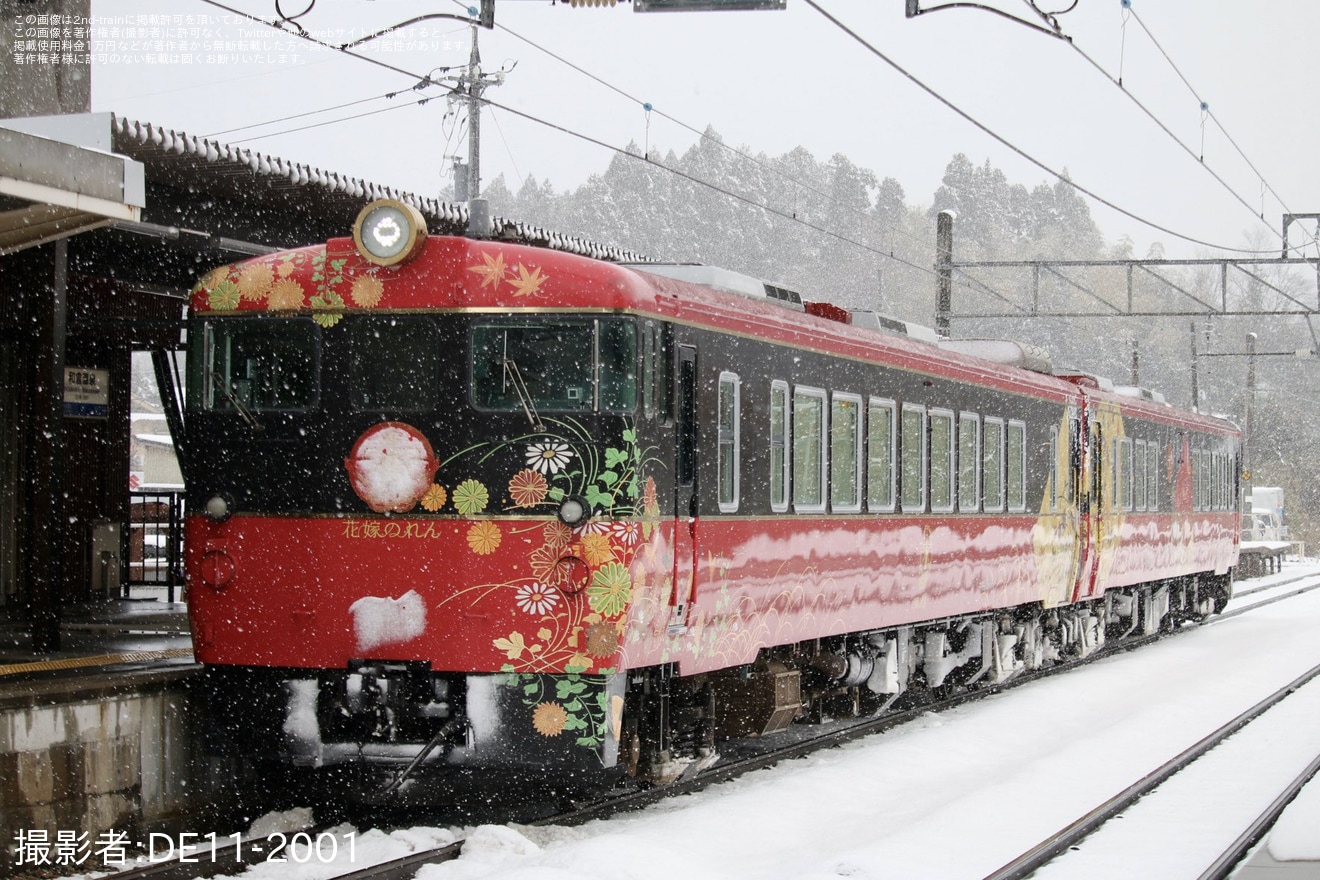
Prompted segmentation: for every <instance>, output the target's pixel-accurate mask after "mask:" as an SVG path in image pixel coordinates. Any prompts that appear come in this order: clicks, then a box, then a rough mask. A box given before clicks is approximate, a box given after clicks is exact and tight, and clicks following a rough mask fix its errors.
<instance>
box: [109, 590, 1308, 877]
mask: <svg viewBox="0 0 1320 880" xmlns="http://www.w3.org/2000/svg"><path fill="white" fill-rule="evenodd" d="M1302 581H1311V583H1308V584H1303V585H1302V586H1298V587H1295V588H1293V589H1290V590H1287V591H1286V592H1285V593H1282V594H1279V595H1271V596H1269V597H1267V598H1264V599H1261V600H1260V601H1257V602H1252V603H1250V604H1247V605H1243V606H1241V607H1239V608H1235V609H1233V610H1232V611H1228V612H1226V613H1224V614H1221V615H1218V616H1217V617H1215V618H1214V619H1213V620H1211V621H1210V622H1209V623H1211V624H1213V623H1215V622H1218V621H1221V620H1224V619H1228V618H1231V617H1235V616H1238V615H1241V614H1245V613H1246V612H1248V611H1252V610H1255V609H1257V608H1261V607H1264V606H1266V605H1270V604H1273V603H1275V602H1278V601H1282V600H1283V599H1287V598H1292V597H1294V596H1298V595H1302V594H1304V593H1308V592H1311V591H1313V590H1316V589H1320V578H1317V577H1316V576H1314V575H1312V576H1302V577H1299V578H1295V579H1293V580H1292V581H1285V582H1283V583H1273V584H1269V585H1264V586H1260V587H1253V588H1250V589H1248V590H1245V591H1241V592H1240V593H1238V598H1242V597H1245V596H1249V595H1253V594H1257V593H1261V592H1266V591H1274V590H1277V589H1279V588H1281V587H1289V586H1291V585H1292V584H1293V583H1301V582H1302ZM1191 629H1193V628H1189V629H1187V630H1182V631H1181V632H1185V631H1191ZM1174 634H1177V633H1174ZM1166 635H1167V634H1166ZM1161 637H1162V636H1160V635H1156V636H1145V637H1136V638H1130V639H1127V640H1124V641H1123V642H1121V643H1113V644H1112V645H1110V646H1107V647H1106V649H1105V650H1102V651H1100V652H1097V653H1096V654H1094V655H1092V656H1091V657H1088V658H1085V659H1083V660H1074V661H1071V662H1069V663H1065V664H1061V665H1059V666H1055V667H1052V668H1050V669H1046V670H1042V671H1040V672H1038V673H1034V674H1030V675H1026V676H1020V677H1018V678H1015V679H1013V680H1011V681H1008V682H1005V683H1003V684H1000V685H995V686H993V687H987V688H984V689H980V690H975V691H970V692H966V693H960V694H957V695H955V696H951V697H948V698H946V699H942V700H931V701H926V702H922V703H921V704H920V705H915V706H912V707H910V708H906V709H902V710H898V711H891V712H888V713H886V714H884V715H881V716H876V717H871V718H867V719H862V720H860V721H859V720H849V721H836V722H828V723H826V724H822V725H813V726H811V727H803V728H802V729H801V730H794V731H792V734H793V736H794V738H793V741H792V742H788V743H785V742H784V741H783V737H782V735H781V737H779V738H777V739H776V740H771V742H772V743H773V747H770V746H767V745H765V744H764V743H763V742H762V741H755V740H754V741H750V742H746V743H740V744H737V745H736V747H734V748H732V749H729V750H727V752H726V756H725V757H724V758H723V759H722V760H721V761H720V762H719V763H717V764H716V765H715V766H713V767H711V768H710V769H708V770H706V771H704V772H703V773H702V774H701V775H699V776H697V777H695V778H693V779H691V780H679V781H678V782H676V783H673V784H671V785H668V786H664V787H662V788H652V789H635V790H627V791H623V792H616V793H611V794H609V795H606V796H604V797H601V798H598V799H596V800H593V801H591V802H590V803H586V804H583V805H580V806H577V807H575V808H573V809H570V810H567V811H564V812H561V813H558V814H556V815H554V816H550V817H547V818H543V819H539V820H536V821H535V822H532V823H530V824H532V825H559V826H570V825H577V824H582V823H584V822H587V821H590V820H593V819H602V818H608V817H609V816H611V815H615V814H618V813H622V812H627V811H631V810H638V809H642V808H644V807H646V806H648V805H650V804H653V803H657V802H659V801H661V800H664V799H666V798H669V797H673V796H676V795H681V794H688V793H691V792H694V791H699V790H701V789H704V788H706V787H708V786H711V785H714V784H717V783H720V782H724V781H727V780H729V779H733V778H736V777H738V776H741V775H743V774H745V773H749V772H751V771H753V770H757V769H762V768H765V767H769V766H772V765H774V764H778V763H780V762H783V761H786V760H789V759H792V758H796V757H801V756H804V755H807V754H810V753H812V752H816V751H820V750H823V749H827V748H833V747H837V746H839V745H842V744H844V743H847V742H850V741H853V740H856V739H860V738H862V737H866V736H871V735H873V734H876V733H880V732H883V731H885V730H889V729H892V728H896V727H899V726H901V725H904V724H907V723H909V722H911V721H913V720H914V719H916V718H918V717H921V716H923V715H926V714H928V713H931V712H943V711H947V710H949V709H952V708H954V707H956V706H960V705H964V704H968V703H971V702H975V701H977V700H980V699H981V698H983V697H987V696H990V695H991V694H995V693H999V692H1002V691H1005V690H1008V689H1011V688H1015V687H1017V686H1019V685H1024V684H1027V683H1028V682H1033V681H1039V680H1042V679H1043V678H1046V677H1048V676H1052V675H1056V674H1059V673H1062V672H1066V671H1069V670H1072V669H1076V668H1078V667H1080V666H1083V665H1086V664H1089V663H1091V662H1094V661H1097V660H1101V659H1104V658H1107V657H1111V656H1114V655H1115V654H1118V653H1123V652H1126V651H1130V650H1133V649H1135V648H1138V647H1141V646H1143V645H1146V644H1148V643H1151V642H1154V641H1156V640H1158V639H1159V638H1161ZM1317 676H1320V666H1317V667H1315V668H1313V669H1311V670H1309V671H1308V672H1307V673H1306V674H1305V675H1304V676H1301V677H1299V678H1298V679H1297V680H1296V681H1294V682H1292V683H1290V684H1289V685H1287V686H1286V687H1284V688H1281V689H1280V690H1279V691H1277V692H1275V694H1272V695H1271V696H1270V697H1269V698H1267V699H1266V700H1263V701H1261V703H1259V704H1257V706H1254V707H1252V709H1250V710H1248V711H1247V712H1244V713H1242V715H1240V716H1238V718H1235V719H1234V720H1233V721H1232V722H1229V724H1227V725H1224V727H1222V728H1220V730H1218V731H1215V732H1214V733H1212V734H1210V735H1209V736H1207V737H1206V738H1205V739H1203V740H1202V741H1201V742H1199V743H1197V745H1196V746H1193V747H1192V748H1190V749H1188V750H1187V751H1186V752H1184V753H1183V754H1182V755H1180V756H1178V758H1175V759H1174V760H1173V761H1171V762H1170V764H1169V765H1166V767H1164V768H1161V769H1160V770H1157V771H1154V772H1153V773H1152V774H1151V775H1149V776H1148V777H1146V778H1145V779H1143V780H1142V781H1141V782H1139V783H1136V784H1134V786H1132V787H1130V789H1129V790H1128V791H1127V792H1124V793H1123V794H1124V795H1127V799H1126V800H1122V801H1121V802H1120V800H1119V797H1120V796H1116V799H1114V802H1113V803H1112V804H1109V803H1107V804H1105V805H1101V806H1100V807H1097V808H1096V811H1093V812H1094V814H1095V815H1094V816H1092V814H1088V817H1090V818H1089V819H1088V817H1083V818H1082V819H1079V820H1078V822H1076V823H1072V824H1070V825H1069V826H1068V827H1067V828H1065V829H1062V831H1061V833H1064V834H1068V835H1070V836H1069V837H1068V838H1067V842H1064V838H1062V837H1059V838H1051V841H1047V842H1044V843H1042V844H1040V845H1039V846H1038V847H1036V848H1033V850H1031V851H1030V852H1028V853H1024V854H1023V856H1022V857H1020V859H1027V858H1030V859H1032V860H1033V861H1032V862H1031V863H1030V867H1026V868H1018V867H1015V866H1017V865H1018V862H1019V860H1014V862H1012V863H1009V864H1008V865H1005V866H1004V867H1003V868H1001V869H1000V872H997V873H996V874H993V875H991V876H993V877H996V878H999V877H1004V878H1007V877H1024V876H1026V875H1027V874H1029V873H1030V872H1031V871H1032V870H1035V869H1036V868H1038V867H1039V866H1040V865H1041V864H1045V863H1047V862H1048V861H1049V859H1050V858H1052V857H1053V856H1054V855H1057V854H1058V853H1059V852H1063V851H1065V850H1067V849H1068V847H1070V846H1072V845H1074V841H1075V840H1076V839H1079V838H1078V837H1074V836H1071V835H1078V834H1080V835H1081V836H1084V835H1085V833H1090V831H1091V830H1094V828H1096V827H1099V825H1100V824H1103V818H1099V817H1100V816H1104V817H1108V816H1112V815H1114V814H1116V813H1117V812H1119V811H1121V810H1122V809H1124V808H1125V807H1126V806H1127V805H1128V804H1130V803H1132V802H1133V801H1135V800H1136V799H1137V798H1139V797H1141V796H1142V794H1144V793H1146V792H1148V791H1150V790H1151V789H1152V788H1154V787H1155V786H1157V785H1158V784H1159V783H1160V782H1162V781H1164V780H1166V779H1168V778H1169V777H1170V776H1172V775H1173V773H1175V772H1177V769H1181V767H1183V766H1186V765H1187V764H1190V763H1191V762H1192V761H1193V760H1195V759H1196V757H1199V756H1200V755H1202V754H1205V752H1207V751H1209V749H1211V748H1213V746H1214V745H1215V744H1217V743H1218V742H1220V741H1222V740H1223V739H1224V738H1225V737H1227V736H1229V735H1231V733H1232V732H1234V731H1236V730H1238V729H1240V728H1241V727H1243V726H1245V725H1246V724H1248V723H1250V721H1251V719H1252V718H1255V717H1257V716H1259V715H1260V714H1261V713H1263V712H1264V711H1266V710H1267V709H1268V708H1269V706H1270V705H1274V703H1277V702H1278V701H1279V700H1280V699H1282V698H1283V697H1285V696H1286V695H1287V694H1288V693H1291V692H1292V691H1293V690H1296V688H1297V687H1300V686H1301V684H1304V683H1305V682H1306V681H1309V680H1311V679H1312V678H1314V677H1317ZM1175 764H1176V766H1174V765H1175ZM1312 772H1314V770H1312ZM1161 774H1162V775H1161ZM1303 782H1304V780H1303ZM1300 784H1301V783H1299V784H1298V785H1297V788H1300ZM1294 793H1295V791H1294ZM1290 798H1291V795H1289V797H1288V798H1284V799H1282V801H1281V803H1280V804H1279V806H1278V809H1277V810H1276V811H1275V812H1274V813H1273V815H1271V816H1268V817H1264V818H1262V820H1261V825H1260V828H1262V829H1264V828H1268V827H1269V824H1270V823H1272V822H1273V820H1274V818H1275V817H1277V815H1278V812H1279V811H1281V810H1282V808H1283V806H1284V805H1286V803H1287V800H1288V799H1290ZM1084 820H1085V821H1084ZM1074 826H1078V827H1079V828H1081V827H1084V828H1086V829H1088V830H1087V831H1085V832H1084V833H1083V832H1081V831H1078V830H1076V829H1074ZM325 831H326V829H325V828H315V829H309V830H308V831H307V832H306V833H308V834H310V835H312V836H313V837H315V836H316V835H317V834H319V833H324V832H325ZM1259 836H1260V832H1259V831H1257V833H1255V835H1254V836H1250V835H1249V836H1248V837H1247V838H1244V840H1246V842H1245V843H1243V844H1240V845H1239V844H1235V846H1234V847H1233V848H1230V850H1229V851H1228V852H1226V855H1225V858H1230V856H1229V854H1228V853H1231V852H1232V851H1235V850H1236V851H1239V855H1238V856H1237V858H1240V857H1241V856H1240V852H1245V849H1246V848H1247V847H1249V846H1250V845H1251V844H1252V843H1253V842H1254V841H1255V840H1258V839H1259ZM262 841H264V838H259V839H257V840H256V843H257V844H258V845H260V844H261V842H262ZM461 852H462V841H461V840H460V841H457V842H455V843H452V844H448V845H445V846H441V847H436V848H433V849H427V850H423V851H418V852H414V853H411V854H409V855H407V856H404V857H401V858H398V859H395V860H391V861H387V862H382V863H379V864H376V865H370V866H366V867H362V868H359V869H356V870H352V871H350V872H347V873H344V874H340V875H338V877H340V878H344V880H408V878H411V877H413V876H414V875H415V873H416V872H417V871H418V870H419V869H420V868H421V867H422V866H423V865H426V864H437V863H441V862H445V861H449V860H452V859H456V858H458V856H459V855H460V854H461ZM1043 852H1048V853H1049V854H1050V855H1047V856H1042V855H1041V853H1043ZM191 855H192V857H193V858H194V859H195V861H193V862H187V863H183V862H178V861H174V862H167V863H160V864H154V865H146V866H142V867H140V868H136V869H131V870H129V871H124V872H121V873H119V874H117V875H116V880H193V878H201V877H215V876H220V875H225V874H233V873H238V872H241V871H243V870H245V869H246V867H247V866H248V865H252V864H255V863H258V862H261V861H264V860H265V857H266V854H265V853H263V852H261V851H254V847H253V841H243V842H241V843H238V844H236V843H235V842H232V841H229V840H228V839H224V843H223V844H221V845H218V846H217V847H216V848H215V850H214V851H210V850H201V851H199V852H197V853H192V854H191ZM1042 858H1043V859H1044V860H1043V861H1040V859H1042ZM1234 861H1236V859H1235V860H1234ZM1023 864H1024V865H1025V864H1027V862H1023ZM1229 864H1230V865H1231V864H1233V862H1229ZM1015 871H1020V872H1018V873H1015ZM1207 876H1219V875H1207Z"/></svg>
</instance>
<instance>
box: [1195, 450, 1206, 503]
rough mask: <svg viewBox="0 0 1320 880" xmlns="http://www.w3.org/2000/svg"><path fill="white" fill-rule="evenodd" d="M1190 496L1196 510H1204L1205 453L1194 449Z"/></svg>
mask: <svg viewBox="0 0 1320 880" xmlns="http://www.w3.org/2000/svg"><path fill="white" fill-rule="evenodd" d="M1192 468H1193V474H1192V496H1193V498H1195V500H1196V509H1197V510H1205V474H1206V467H1205V451H1204V450H1201V449H1196V450H1194V451H1193V452H1192Z"/></svg>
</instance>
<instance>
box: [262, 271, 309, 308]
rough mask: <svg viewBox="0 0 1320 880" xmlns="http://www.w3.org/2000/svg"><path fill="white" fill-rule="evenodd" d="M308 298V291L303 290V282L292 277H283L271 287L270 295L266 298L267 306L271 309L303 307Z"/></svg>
mask: <svg viewBox="0 0 1320 880" xmlns="http://www.w3.org/2000/svg"><path fill="white" fill-rule="evenodd" d="M306 299H307V292H306V291H304V290H303V288H302V285H301V284H299V283H298V282H297V281H294V280H293V279H291V278H281V279H280V280H279V281H276V282H275V284H274V285H273V286H272V287H271V289H270V296H269V297H267V299H266V308H268V309H270V310H271V311H280V310H281V309H301V308H302V307H303V304H304V302H305V300H306Z"/></svg>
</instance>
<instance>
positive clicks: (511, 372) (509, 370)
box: [502, 357, 545, 431]
mask: <svg viewBox="0 0 1320 880" xmlns="http://www.w3.org/2000/svg"><path fill="white" fill-rule="evenodd" d="M510 385H512V386H513V391H514V393H515V394H517V395H518V402H519V403H521V404H522V408H523V413H524V414H526V416H527V421H529V422H531V424H532V427H533V428H534V429H536V430H537V431H544V430H545V425H544V424H543V423H542V422H541V417H540V415H538V414H537V412H536V404H534V403H532V395H531V394H529V393H528V392H527V383H526V382H524V381H523V377H522V371H521V370H519V369H518V362H517V361H515V360H514V359H513V358H511V357H506V358H505V359H504V388H503V389H502V390H503V391H506V392H507V391H508V390H509V386H510Z"/></svg>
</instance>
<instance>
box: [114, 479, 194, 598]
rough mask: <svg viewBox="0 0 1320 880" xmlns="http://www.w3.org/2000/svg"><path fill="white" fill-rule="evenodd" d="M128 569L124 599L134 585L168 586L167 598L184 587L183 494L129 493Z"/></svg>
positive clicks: (172, 596)
mask: <svg viewBox="0 0 1320 880" xmlns="http://www.w3.org/2000/svg"><path fill="white" fill-rule="evenodd" d="M128 501H129V505H128V507H129V515H128V520H129V521H128V535H127V536H126V538H125V541H126V543H127V545H128V547H127V549H128V553H127V556H126V557H125V558H127V559H128V572H127V576H126V577H124V580H123V583H124V598H130V596H131V591H132V589H133V588H134V587H156V588H159V587H164V588H165V591H166V599H167V601H170V602H173V601H174V598H175V592H176V590H180V589H181V588H182V587H183V493H182V492H148V491H133V492H130V493H129V499H128Z"/></svg>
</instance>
